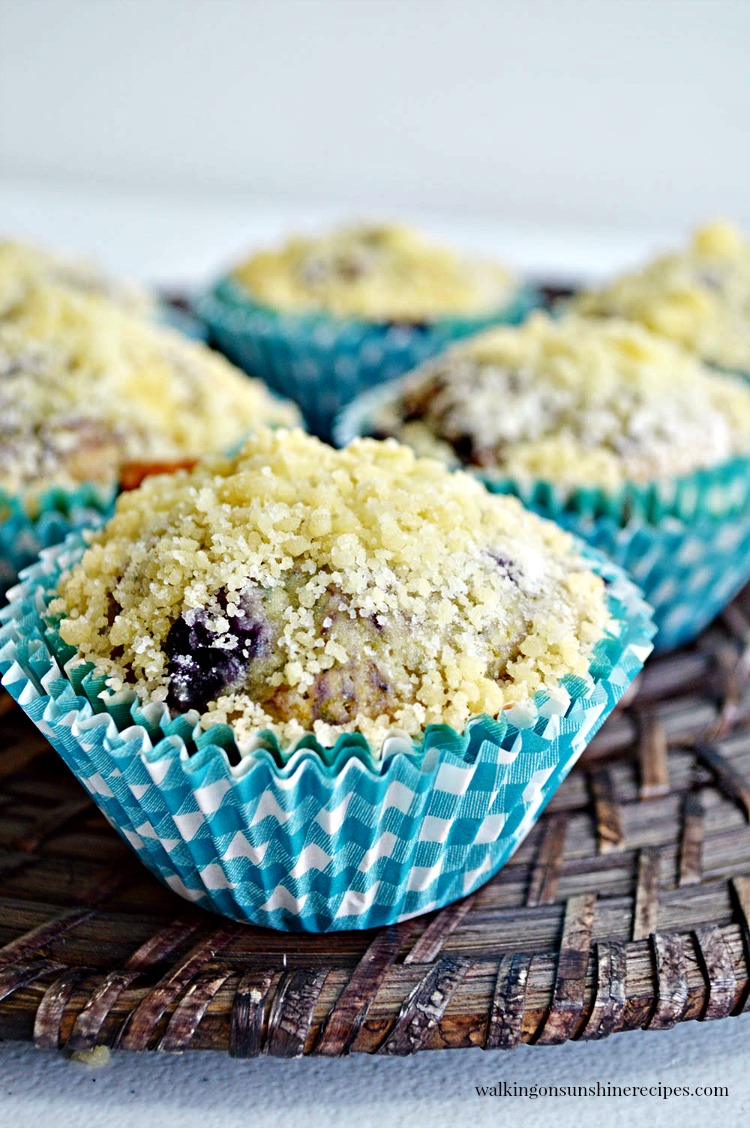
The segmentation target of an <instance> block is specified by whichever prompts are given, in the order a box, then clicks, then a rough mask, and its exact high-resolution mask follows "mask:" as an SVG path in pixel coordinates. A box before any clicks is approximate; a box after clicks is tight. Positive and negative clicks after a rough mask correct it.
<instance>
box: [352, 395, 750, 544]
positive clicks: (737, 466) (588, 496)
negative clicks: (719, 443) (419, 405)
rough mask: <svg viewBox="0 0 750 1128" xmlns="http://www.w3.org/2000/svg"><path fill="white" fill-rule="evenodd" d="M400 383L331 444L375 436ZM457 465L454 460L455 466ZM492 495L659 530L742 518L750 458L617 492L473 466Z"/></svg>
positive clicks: (360, 407) (359, 411) (361, 409)
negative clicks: (673, 523) (665, 524)
mask: <svg viewBox="0 0 750 1128" xmlns="http://www.w3.org/2000/svg"><path fill="white" fill-rule="evenodd" d="M401 387H402V382H401V381H398V382H396V383H394V384H391V385H389V386H388V387H387V388H375V389H373V390H371V391H369V392H366V393H364V394H363V395H361V396H359V397H358V398H357V399H356V400H355V401H353V402H352V403H350V404H348V405H347V406H346V407H344V408H343V410H342V411H341V412H340V413H339V415H338V416H337V418H336V420H335V421H334V425H333V428H332V434H333V441H334V442H335V444H336V445H337V446H346V444H347V443H348V442H351V440H352V439H354V438H356V437H357V436H360V435H368V434H372V433H373V429H374V427H373V423H374V420H375V419H376V418H377V416H378V414H379V413H380V412H381V411H382V410H383V409H384V408H386V407H388V406H389V405H390V404H395V403H396V402H397V401H398V399H399V397H400V395H401ZM459 465H460V463H459V461H458V459H456V466H459ZM463 469H465V470H469V471H470V472H471V473H474V474H475V475H476V477H478V478H479V479H480V481H482V482H483V483H484V485H485V486H486V487H487V489H489V490H491V491H492V492H493V493H512V494H515V496H516V497H519V498H520V499H521V501H522V502H523V503H524V505H526V506H527V508H529V509H533V510H535V511H536V512H542V513H544V515H545V516H547V517H550V518H552V520H554V521H557V520H559V519H560V517H561V516H562V515H563V514H567V513H574V514H576V515H577V516H578V517H580V518H581V519H583V520H591V521H593V520H597V519H598V518H609V519H610V520H612V521H614V522H616V523H617V524H620V525H623V524H625V523H626V522H628V521H643V522H647V523H649V524H651V525H657V526H658V525H659V524H660V523H661V522H662V521H663V520H664V519H665V518H667V517H674V518H677V519H678V520H680V521H692V520H695V519H696V518H705V517H712V518H713V519H715V520H718V519H719V518H723V517H731V516H735V515H742V514H743V513H745V512H746V510H747V509H748V508H750V455H740V456H737V457H735V458H730V459H727V460H726V461H725V462H721V463H719V464H717V465H716V466H706V467H701V468H700V469H698V470H694V471H693V472H692V473H690V474H683V475H680V476H677V477H674V478H667V479H663V480H660V481H652V482H625V483H623V485H622V486H621V487H620V488H619V489H618V490H607V489H605V488H604V487H602V486H579V487H575V488H565V487H561V486H558V485H555V484H554V483H552V482H545V481H540V480H538V479H533V478H530V479H528V480H522V479H517V478H509V477H506V476H504V475H502V474H500V473H493V472H492V471H490V470H478V469H475V468H474V467H471V466H464V467H463Z"/></svg>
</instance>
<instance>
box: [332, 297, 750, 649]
mask: <svg viewBox="0 0 750 1128" xmlns="http://www.w3.org/2000/svg"><path fill="white" fill-rule="evenodd" d="M337 433H338V438H339V441H341V442H344V441H347V440H348V439H349V438H351V437H352V436H353V435H355V434H363V433H364V434H375V435H381V436H384V435H395V436H397V437H399V438H400V439H402V440H403V441H406V442H408V443H410V444H411V445H413V446H414V447H415V448H416V449H418V450H420V451H421V452H423V453H426V452H430V453H432V454H435V455H438V456H440V457H442V458H443V459H444V460H446V461H448V462H449V463H450V464H452V465H460V466H464V467H467V468H470V469H471V470H472V471H473V472H474V473H475V474H476V475H477V476H478V477H480V478H481V479H482V480H483V481H484V482H485V483H486V484H487V485H488V486H489V488H490V489H493V490H500V491H509V492H513V493H516V494H518V495H519V496H520V497H522V498H523V499H524V501H525V502H526V503H527V504H528V505H530V506H531V507H532V508H534V509H536V510H538V511H539V512H541V513H542V514H543V515H545V516H550V517H553V518H554V519H556V520H558V521H560V522H561V523H562V524H564V525H566V527H569V528H571V529H573V530H574V531H575V532H577V533H578V534H579V535H580V536H582V537H584V538H585V539H586V540H588V541H590V542H592V543H594V544H596V545H597V546H598V547H600V548H604V549H606V550H607V551H608V552H610V554H611V555H613V557H614V558H615V559H616V560H617V561H618V562H619V563H621V564H623V565H624V566H627V567H628V568H629V569H630V570H631V572H633V574H634V575H635V577H636V579H637V580H638V582H639V584H640V585H641V586H642V587H643V590H644V593H645V595H646V598H647V599H648V600H649V602H651V603H652V605H653V606H654V607H655V611H656V621H657V624H658V625H659V627H660V634H659V636H658V639H657V645H659V646H662V647H664V646H669V645H674V644H676V643H677V642H679V641H685V640H686V639H688V638H690V637H692V636H693V635H694V634H695V633H696V631H697V630H699V629H700V628H701V627H702V626H703V625H705V623H706V622H708V621H709V620H710V618H712V617H713V616H714V615H715V614H716V613H717V611H718V610H719V609H720V607H721V606H723V604H724V603H725V602H726V601H727V599H728V598H729V597H730V596H731V595H732V594H733V593H734V591H735V590H736V589H737V588H738V587H739V586H740V585H741V583H742V582H744V581H745V580H746V579H747V578H748V576H749V575H750V505H749V502H750V389H748V387H747V385H746V383H745V382H744V381H742V380H741V379H739V378H735V377H732V376H729V375H725V374H721V373H717V372H715V371H713V370H711V369H709V368H708V367H707V366H705V365H704V364H702V363H701V362H700V361H699V360H697V359H696V358H694V357H691V356H690V355H689V354H687V353H685V352H684V351H683V350H682V349H681V348H679V347H678V346H676V345H674V344H673V343H672V342H670V341H667V340H664V339H662V338H660V337H657V336H656V335H654V334H652V333H650V332H648V331H647V330H645V329H643V328H642V327H640V326H638V325H636V324H633V323H627V322H623V321H618V320H616V319H609V320H602V321H598V320H587V319H583V318H577V317H570V316H569V317H565V318H562V319H560V320H551V319H550V318H548V317H546V316H543V315H541V314H535V315H534V316H533V317H532V318H530V319H529V320H528V321H527V322H526V323H525V324H524V325H522V326H520V327H516V328H502V329H496V330H492V331H490V332H488V333H485V334H482V335H480V336H478V337H476V338H474V339H473V340H471V341H469V342H466V343H463V344H460V345H457V346H455V347H454V349H452V350H451V351H449V352H447V353H446V354H445V355H444V356H442V357H440V358H437V359H434V360H432V361H431V362H429V363H428V364H426V365H425V366H423V367H422V368H421V369H419V370H418V371H417V372H415V373H413V374H411V375H409V376H408V377H406V378H405V379H404V380H403V381H400V382H399V383H398V385H395V386H393V387H392V388H389V389H387V390H386V391H385V392H383V391H382V390H381V393H380V397H379V398H378V396H377V395H375V394H373V395H372V396H371V397H370V398H369V400H368V398H367V397H363V398H362V400H361V401H360V402H358V403H355V404H353V405H352V406H351V408H350V409H349V410H348V411H347V412H345V413H344V415H343V416H342V419H341V421H340V425H339V428H338V432H337ZM698 595H700V599H697V598H696V597H697V596H698Z"/></svg>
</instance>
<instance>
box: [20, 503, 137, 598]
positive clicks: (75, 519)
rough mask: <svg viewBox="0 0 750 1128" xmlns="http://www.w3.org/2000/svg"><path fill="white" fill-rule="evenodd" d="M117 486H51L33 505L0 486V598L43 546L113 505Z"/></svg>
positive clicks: (95, 518)
mask: <svg viewBox="0 0 750 1128" xmlns="http://www.w3.org/2000/svg"><path fill="white" fill-rule="evenodd" d="M116 492H117V491H116V488H115V487H114V486H96V485H93V484H92V483H88V482H87V483H84V484H82V485H81V486H79V487H78V488H77V489H64V488H62V487H53V488H51V489H48V490H46V491H45V492H44V493H42V494H40V496H39V497H38V498H36V499H35V500H34V502H33V505H32V504H31V503H29V502H28V501H27V500H25V499H24V497H23V495H22V494H18V495H14V494H7V493H5V492H3V491H2V490H0V598H2V596H4V594H5V592H6V591H7V589H8V588H9V587H10V586H11V585H12V584H14V583H16V581H17V579H18V574H19V572H20V571H21V570H22V569H23V568H26V567H28V565H29V564H31V563H33V561H34V560H36V558H37V556H38V555H39V553H40V551H41V550H42V549H43V548H49V547H50V546H51V545H54V544H60V543H61V542H62V541H64V540H65V538H66V536H67V535H68V533H70V532H73V531H74V530H78V529H86V528H90V527H92V526H94V525H97V524H98V523H99V522H100V521H101V520H102V519H103V517H105V516H107V515H108V514H109V513H110V512H111V510H112V507H113V505H114V502H115V496H116Z"/></svg>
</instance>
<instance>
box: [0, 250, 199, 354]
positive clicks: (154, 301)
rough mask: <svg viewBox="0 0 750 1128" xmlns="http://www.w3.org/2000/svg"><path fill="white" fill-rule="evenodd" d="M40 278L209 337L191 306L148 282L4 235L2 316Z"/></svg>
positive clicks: (0, 262)
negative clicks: (149, 286) (168, 297)
mask: <svg viewBox="0 0 750 1128" xmlns="http://www.w3.org/2000/svg"><path fill="white" fill-rule="evenodd" d="M40 283H42V284H47V285H53V286H62V287H64V288H65V289H67V290H73V291H74V292H75V293H79V294H84V295H85V294H92V295H95V296H97V297H100V298H106V299H107V300H108V301H111V302H113V303H114V304H115V305H117V306H119V307H120V309H122V310H123V311H124V312H126V313H130V314H133V315H134V316H138V317H144V318H147V319H148V320H150V321H155V322H157V323H159V324H162V325H167V326H169V327H171V328H173V329H177V330H179V332H180V333H182V334H183V335H184V336H186V337H191V338H193V339H194V340H202V341H205V340H206V328H205V326H204V325H203V323H202V322H201V321H199V320H198V318H197V317H195V316H194V315H193V314H192V313H191V312H190V311H189V310H188V309H182V308H177V307H176V306H174V305H171V304H169V303H168V302H166V301H161V300H159V299H158V298H157V297H156V295H155V294H152V293H151V292H150V291H149V290H147V289H146V288H145V287H142V286H136V285H134V284H133V283H131V282H124V281H123V280H122V279H119V278H114V277H112V275H109V274H107V273H106V272H105V271H104V270H103V269H102V268H101V267H100V266H99V265H98V264H97V263H95V262H91V261H90V260H88V259H81V258H73V257H71V256H68V255H62V254H59V253H57V252H54V251H48V250H43V249H42V248H40V247H36V246H34V245H32V244H29V243H22V242H19V241H16V240H11V239H6V240H0V321H2V320H3V319H4V318H5V317H6V316H7V315H8V314H9V312H11V311H12V310H13V307H14V306H16V305H17V304H18V303H19V302H22V301H23V299H24V295H25V294H26V291H27V290H28V288H29V287H34V286H37V285H39V284H40Z"/></svg>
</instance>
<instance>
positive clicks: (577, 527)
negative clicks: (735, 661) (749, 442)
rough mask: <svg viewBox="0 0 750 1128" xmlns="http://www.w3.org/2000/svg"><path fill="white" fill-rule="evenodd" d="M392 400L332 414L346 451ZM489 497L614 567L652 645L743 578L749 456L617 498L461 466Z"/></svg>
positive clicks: (684, 629)
mask: <svg viewBox="0 0 750 1128" xmlns="http://www.w3.org/2000/svg"><path fill="white" fill-rule="evenodd" d="M398 395H399V390H398V385H394V386H393V387H389V388H387V389H386V388H379V389H376V390H375V391H373V392H371V393H369V394H367V395H363V396H361V397H359V399H357V400H356V401H355V402H354V403H352V404H350V405H349V406H348V407H347V408H345V409H344V411H342V413H341V414H340V415H339V417H338V419H337V421H336V425H335V427H334V439H335V441H336V443H337V445H339V446H344V445H346V443H347V442H350V441H351V440H352V439H353V438H356V437H357V436H359V435H367V434H369V433H371V429H372V422H373V420H375V419H376V418H377V414H378V412H379V411H380V410H382V409H383V408H384V407H385V406H386V405H387V404H388V403H390V402H393V401H394V400H395V399H397V397H398ZM467 469H469V471H470V472H471V473H473V474H475V476H476V477H478V478H479V480H480V481H482V482H483V483H484V485H485V486H486V487H487V488H488V489H489V490H490V491H491V492H493V493H505V494H513V495H514V496H516V497H518V498H520V499H521V501H522V502H523V503H524V505H526V506H527V507H528V508H529V509H533V510H534V512H536V513H538V514H540V516H542V517H546V518H548V519H550V520H553V521H556V522H557V523H558V524H559V525H562V526H563V528H566V529H568V530H569V531H570V532H572V533H574V534H575V535H576V536H578V537H580V538H581V539H582V540H584V541H586V543H588V544H590V545H592V546H593V547H594V548H596V549H597V550H599V551H600V552H602V553H604V555H605V556H607V557H608V558H609V559H610V560H612V561H614V563H615V564H618V565H619V566H620V567H621V568H624V569H625V571H627V572H628V573H629V574H630V575H631V576H632V578H633V579H634V580H635V582H636V583H637V584H638V586H639V587H640V589H641V591H642V592H643V595H644V598H645V599H646V600H647V602H648V603H649V604H650V605H651V607H652V608H653V610H654V621H655V622H656V625H657V628H658V633H657V636H656V644H655V645H656V649H657V650H661V651H663V650H669V649H672V648H673V647H675V646H679V645H681V644H683V643H686V642H689V641H690V640H691V639H693V638H695V637H696V635H698V634H699V633H700V632H701V630H703V628H704V627H705V626H707V625H708V623H710V622H711V620H712V619H714V618H715V617H716V615H718V614H719V612H720V611H721V610H722V608H723V607H725V606H726V604H727V603H728V602H729V600H730V599H731V598H732V597H733V596H734V595H735V594H736V593H737V591H739V589H740V588H741V587H742V586H743V585H744V584H745V583H747V582H748V580H750V458H735V459H732V460H729V461H727V462H724V463H721V464H720V465H718V466H715V467H710V468H705V469H701V470H698V471H695V472H694V473H693V474H690V475H686V476H684V477H682V478H676V479H672V480H671V481H665V482H653V483H649V484H648V485H645V486H643V485H638V484H637V483H628V484H627V485H625V486H624V487H623V488H622V490H621V491H620V492H619V493H615V494H607V492H606V491H605V490H603V489H599V488H595V487H592V488H590V489H579V490H575V491H572V492H571V491H565V490H561V489H558V488H556V487H555V485H553V484H552V483H550V482H542V481H539V482H521V481H518V480H515V479H511V478H501V477H499V476H493V475H492V474H488V473H486V472H482V471H479V470H474V469H473V468H467Z"/></svg>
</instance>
